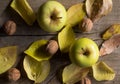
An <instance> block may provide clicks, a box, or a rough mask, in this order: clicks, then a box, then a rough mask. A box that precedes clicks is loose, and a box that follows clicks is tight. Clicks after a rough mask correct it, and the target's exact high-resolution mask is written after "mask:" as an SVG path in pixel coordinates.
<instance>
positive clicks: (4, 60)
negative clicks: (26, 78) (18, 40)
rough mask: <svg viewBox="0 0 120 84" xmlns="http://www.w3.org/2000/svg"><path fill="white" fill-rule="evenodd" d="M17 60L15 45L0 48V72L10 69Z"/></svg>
mask: <svg viewBox="0 0 120 84" xmlns="http://www.w3.org/2000/svg"><path fill="white" fill-rule="evenodd" d="M16 60H17V46H8V47H3V48H0V74H2V73H4V72H5V71H7V70H8V69H10V68H11V67H12V66H13V65H14V64H15V62H16Z"/></svg>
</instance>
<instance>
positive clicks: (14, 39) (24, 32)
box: [0, 0, 120, 84]
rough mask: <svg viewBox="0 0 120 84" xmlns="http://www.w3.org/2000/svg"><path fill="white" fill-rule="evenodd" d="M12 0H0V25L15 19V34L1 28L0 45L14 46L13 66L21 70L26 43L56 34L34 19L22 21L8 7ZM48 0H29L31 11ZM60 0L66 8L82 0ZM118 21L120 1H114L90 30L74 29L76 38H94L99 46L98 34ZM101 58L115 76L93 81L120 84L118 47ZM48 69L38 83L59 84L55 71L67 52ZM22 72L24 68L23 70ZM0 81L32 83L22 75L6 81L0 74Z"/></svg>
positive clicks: (52, 60) (56, 57)
mask: <svg viewBox="0 0 120 84" xmlns="http://www.w3.org/2000/svg"><path fill="white" fill-rule="evenodd" d="M10 1H11V0H0V26H2V25H3V23H4V22H5V21H7V20H14V21H15V22H16V24H17V31H16V33H15V34H14V35H12V36H8V35H6V34H5V33H4V32H3V31H2V29H1V30H0V47H5V46H12V45H17V46H18V47H19V49H18V56H19V58H20V60H18V62H17V64H16V67H19V68H20V70H22V67H21V63H22V58H23V57H24V54H23V51H24V50H26V49H27V48H28V47H29V45H30V44H31V43H32V42H34V41H36V40H40V39H48V40H49V39H51V38H52V37H55V36H56V35H57V34H56V33H47V32H45V31H43V30H41V28H40V27H39V26H38V24H37V22H35V23H34V24H33V25H32V26H28V25H27V24H26V23H25V22H24V20H23V19H22V18H21V17H20V16H19V15H18V14H17V13H16V12H15V11H14V10H12V9H11V8H10V7H9V4H10ZM45 1H47V0H28V2H29V4H30V5H31V7H32V8H33V9H34V11H37V9H38V7H39V6H40V5H41V4H42V3H43V2H45ZM58 1H59V2H61V3H62V4H63V5H64V6H65V7H66V9H67V8H69V7H70V6H72V5H73V4H76V3H78V2H82V1H83V0H58ZM114 23H120V0H113V10H112V12H111V13H109V14H108V15H107V16H105V17H103V18H101V19H100V20H99V21H98V22H97V23H95V24H94V27H93V29H92V31H91V32H89V33H80V32H79V31H78V30H74V31H75V33H76V38H79V37H88V38H91V39H93V40H94V41H95V42H96V43H97V44H98V45H99V46H101V44H102V42H103V40H102V38H101V35H102V34H103V32H104V31H105V30H106V29H107V28H108V27H109V26H110V25H112V24H114ZM100 60H103V61H104V62H106V63H107V64H108V65H109V66H110V67H112V68H113V69H114V71H115V73H116V76H115V79H114V80H112V81H102V82H97V81H96V80H94V79H93V78H90V79H91V80H92V84H120V48H118V49H116V50H115V51H114V52H113V53H112V54H109V55H107V56H104V57H100ZM50 62H51V72H50V74H49V76H48V77H47V79H46V80H45V81H44V82H43V83H41V84H62V83H61V82H60V81H59V80H58V78H57V74H58V71H59V70H60V69H61V67H63V66H65V65H66V64H67V63H68V62H69V59H68V56H66V54H61V53H58V54H56V55H55V56H54V57H53V58H52V59H51V60H50ZM23 72H24V71H23ZM0 84H33V82H32V81H30V80H29V79H27V78H26V76H25V75H22V77H21V79H20V80H19V81H17V82H15V83H10V82H8V81H6V80H5V79H4V77H3V75H1V76H0Z"/></svg>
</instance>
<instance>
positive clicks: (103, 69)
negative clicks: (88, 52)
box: [92, 62, 115, 81]
mask: <svg viewBox="0 0 120 84" xmlns="http://www.w3.org/2000/svg"><path fill="white" fill-rule="evenodd" d="M92 70H93V77H94V78H95V79H96V80H97V81H103V80H113V79H114V77H115V72H114V71H113V69H111V68H110V67H109V66H108V65H107V64H106V63H104V62H98V63H96V64H94V65H93V66H92Z"/></svg>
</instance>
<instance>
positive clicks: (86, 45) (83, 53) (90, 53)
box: [69, 38, 99, 67]
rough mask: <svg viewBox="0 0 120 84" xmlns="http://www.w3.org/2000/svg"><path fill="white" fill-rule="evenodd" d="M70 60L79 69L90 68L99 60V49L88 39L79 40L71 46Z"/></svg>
mask: <svg viewBox="0 0 120 84" xmlns="http://www.w3.org/2000/svg"><path fill="white" fill-rule="evenodd" d="M69 56H70V60H71V61H72V62H73V63H75V64H77V65H79V66H80V67H90V66H92V65H93V64H95V63H96V62H97V61H98V59H99V48H98V46H97V44H96V43H95V42H94V41H93V40H91V39H89V38H79V39H77V40H76V41H75V42H74V43H73V44H72V45H71V46H70V51H69Z"/></svg>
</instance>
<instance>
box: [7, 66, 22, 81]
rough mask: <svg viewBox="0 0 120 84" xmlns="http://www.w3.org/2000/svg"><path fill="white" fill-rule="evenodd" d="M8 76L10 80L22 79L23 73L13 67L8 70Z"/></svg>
mask: <svg viewBox="0 0 120 84" xmlns="http://www.w3.org/2000/svg"><path fill="white" fill-rule="evenodd" d="M7 76H8V80H9V81H17V80H18V79H20V76H21V74H20V71H19V70H18V69H17V68H11V69H9V70H8V73H7Z"/></svg>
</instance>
